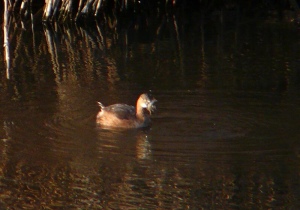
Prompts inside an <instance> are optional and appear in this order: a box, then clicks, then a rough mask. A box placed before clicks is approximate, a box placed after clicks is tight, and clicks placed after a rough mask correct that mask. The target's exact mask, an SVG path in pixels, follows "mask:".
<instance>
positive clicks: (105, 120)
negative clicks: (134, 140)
mask: <svg viewBox="0 0 300 210" xmlns="http://www.w3.org/2000/svg"><path fill="white" fill-rule="evenodd" d="M156 101H157V100H156V99H150V98H149V96H148V95H147V94H145V93H144V94H142V95H140V97H139V98H138V100H137V102H136V107H134V106H129V105H127V104H113V105H110V106H107V107H105V106H103V104H102V103H100V102H98V104H99V106H100V111H99V112H98V114H97V123H98V124H100V125H102V126H105V127H120V128H142V127H148V126H149V125H150V122H151V120H150V116H149V115H151V114H152V112H153V111H154V110H155V109H156V107H155V105H154V103H155V102H156ZM146 110H148V112H147V111H146Z"/></svg>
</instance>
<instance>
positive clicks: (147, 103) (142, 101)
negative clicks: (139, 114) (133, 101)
mask: <svg viewBox="0 0 300 210" xmlns="http://www.w3.org/2000/svg"><path fill="white" fill-rule="evenodd" d="M156 102H157V100H156V99H155V98H150V96H149V95H148V94H146V93H143V94H142V95H140V97H139V99H138V102H137V106H140V107H142V108H144V109H147V110H148V111H149V113H150V114H152V112H153V111H155V109H156V106H155V103H156Z"/></svg>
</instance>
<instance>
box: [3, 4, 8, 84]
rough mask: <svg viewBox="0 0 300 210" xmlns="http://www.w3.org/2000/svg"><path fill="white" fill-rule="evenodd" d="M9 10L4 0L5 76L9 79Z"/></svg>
mask: <svg viewBox="0 0 300 210" xmlns="http://www.w3.org/2000/svg"><path fill="white" fill-rule="evenodd" d="M9 17H10V16H9V11H8V0H4V25H3V32H4V40H3V42H4V44H3V46H4V48H5V61H6V78H7V79H10V52H9V23H10V22H9Z"/></svg>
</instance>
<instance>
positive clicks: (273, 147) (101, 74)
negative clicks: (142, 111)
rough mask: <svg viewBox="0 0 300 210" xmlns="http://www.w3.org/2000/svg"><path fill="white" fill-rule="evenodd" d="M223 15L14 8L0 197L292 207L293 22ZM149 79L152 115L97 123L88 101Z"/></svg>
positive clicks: (21, 204)
mask: <svg viewBox="0 0 300 210" xmlns="http://www.w3.org/2000/svg"><path fill="white" fill-rule="evenodd" d="M221 15H225V14H224V13H220V14H219V13H218V14H215V15H214V16H212V18H211V19H209V20H207V19H200V20H201V21H199V19H197V18H199V16H197V15H195V16H192V18H190V19H188V18H187V19H184V18H180V17H181V16H177V15H165V16H159V17H158V18H156V19H155V18H154V19H148V20H147V21H144V22H143V21H141V20H140V21H136V22H135V21H132V22H129V23H127V24H125V23H124V25H122V27H113V28H110V27H109V26H108V25H104V24H99V23H98V24H96V23H95V29H94V30H92V29H91V28H84V27H79V26H76V25H70V26H67V27H66V26H61V25H55V24H54V25H51V26H35V28H34V30H31V28H30V27H28V26H26V24H25V25H24V27H25V29H26V30H24V28H23V29H22V27H20V26H21V23H19V22H18V21H16V23H15V24H16V25H14V26H11V34H12V36H11V40H12V41H11V43H12V44H11V54H12V63H11V66H12V68H11V71H10V79H9V80H8V79H7V76H6V70H5V69H4V67H3V68H2V69H0V73H1V80H0V87H1V89H0V111H1V115H0V122H1V129H0V140H1V141H0V186H1V188H0V200H1V201H0V207H1V208H16V209H18V208H20V209H21V208H22V209H24V208H27V209H39V208H49V209H60V208H61V209H63V208H65V209H72V208H74V209H131V208H132V209H135V208H141V209H177V208H179V209H201V208H203V209H232V208H242V209H251V208H256V207H257V208H263V209H264V208H285V207H287V208H297V207H299V205H300V204H299V201H298V199H297V198H298V197H299V195H300V192H299V187H298V186H299V148H300V147H299V141H298V139H299V132H298V127H299V119H298V115H299V113H300V110H299V104H300V100H299V93H298V89H299V82H298V81H299V73H298V69H299V49H300V48H299V43H300V42H299V37H298V35H299V32H298V31H297V29H296V28H295V27H294V25H292V24H290V23H285V22H272V21H269V20H265V21H262V20H260V21H252V22H251V21H244V19H243V18H242V17H241V18H240V19H239V20H240V22H234V24H233V23H232V22H230V24H229V23H226V21H225V22H221V19H222V18H221ZM223 18H225V20H228V19H226V15H225V16H224V17H223ZM142 22H143V24H144V23H147V24H148V25H147V27H145V25H143V24H142ZM142 26H144V28H143V27H142ZM146 35H147V36H146ZM0 59H1V58H0ZM147 91H150V92H152V94H153V95H154V96H155V98H156V99H158V104H157V106H158V110H157V112H156V113H155V114H154V115H153V126H152V127H151V128H149V129H146V130H129V131H120V130H114V131H112V130H105V129H101V128H99V127H97V125H96V124H95V117H96V114H97V111H98V107H97V103H96V101H101V102H102V103H104V104H105V105H109V104H113V103H118V102H122V103H127V104H131V105H134V104H135V101H136V99H137V96H138V95H139V94H140V93H141V92H147Z"/></svg>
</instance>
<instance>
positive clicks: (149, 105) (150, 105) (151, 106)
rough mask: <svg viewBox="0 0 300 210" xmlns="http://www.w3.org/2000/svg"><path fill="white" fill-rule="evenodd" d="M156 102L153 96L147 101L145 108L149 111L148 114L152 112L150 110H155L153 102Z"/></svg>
mask: <svg viewBox="0 0 300 210" xmlns="http://www.w3.org/2000/svg"><path fill="white" fill-rule="evenodd" d="M156 102H157V100H156V99H155V98H154V99H153V100H151V101H150V103H148V105H147V109H148V111H149V112H150V114H152V112H154V111H155V110H156V106H155V104H154V103H156Z"/></svg>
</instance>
